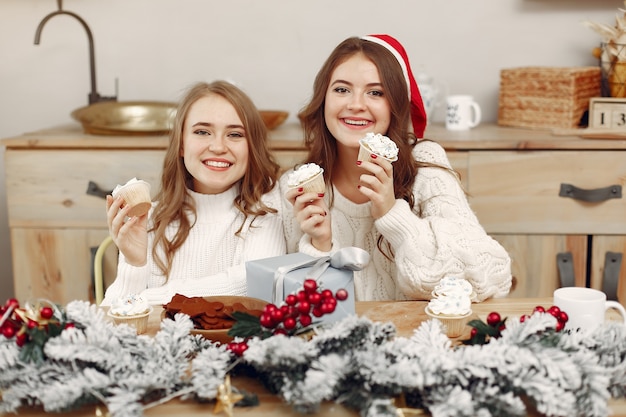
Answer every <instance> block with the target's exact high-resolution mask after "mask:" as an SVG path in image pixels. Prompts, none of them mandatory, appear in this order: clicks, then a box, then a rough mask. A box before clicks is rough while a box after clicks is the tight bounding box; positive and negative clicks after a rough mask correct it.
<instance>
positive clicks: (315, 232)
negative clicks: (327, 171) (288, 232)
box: [285, 163, 332, 251]
mask: <svg viewBox="0 0 626 417" xmlns="http://www.w3.org/2000/svg"><path fill="white" fill-rule="evenodd" d="M323 172H324V170H323V169H322V168H320V167H319V166H318V165H316V164H313V163H310V164H304V165H302V166H300V167H299V168H298V169H296V170H294V171H293V173H292V174H291V176H290V177H289V181H288V185H289V190H288V191H287V192H286V193H285V198H286V199H287V200H288V201H289V202H290V203H291V204H292V206H293V211H294V216H295V218H296V220H297V221H298V223H300V228H301V230H302V232H303V233H306V234H307V235H308V236H309V237H310V238H311V244H312V245H313V246H314V247H315V248H316V249H318V250H320V251H329V250H330V249H331V247H332V231H331V224H330V211H329V209H328V205H327V204H326V202H325V201H324V195H325V190H326V185H325V183H324V176H323Z"/></svg>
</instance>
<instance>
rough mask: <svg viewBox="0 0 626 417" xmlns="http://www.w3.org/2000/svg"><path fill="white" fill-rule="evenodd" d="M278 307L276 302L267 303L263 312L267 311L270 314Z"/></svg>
mask: <svg viewBox="0 0 626 417" xmlns="http://www.w3.org/2000/svg"><path fill="white" fill-rule="evenodd" d="M277 308H278V307H276V305H274V304H271V303H270V304H266V305H265V307H263V313H267V314H270V313H271V312H272V311H274V310H276V309H277Z"/></svg>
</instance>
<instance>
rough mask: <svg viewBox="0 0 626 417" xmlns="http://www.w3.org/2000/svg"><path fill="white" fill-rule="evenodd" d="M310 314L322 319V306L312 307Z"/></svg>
mask: <svg viewBox="0 0 626 417" xmlns="http://www.w3.org/2000/svg"><path fill="white" fill-rule="evenodd" d="M311 314H313V315H314V316H315V317H322V316H323V315H324V313H322V306H321V304H320V305H318V306H315V307H313V310H311Z"/></svg>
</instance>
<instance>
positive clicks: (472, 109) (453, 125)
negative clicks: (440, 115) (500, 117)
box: [446, 95, 481, 130]
mask: <svg viewBox="0 0 626 417" xmlns="http://www.w3.org/2000/svg"><path fill="white" fill-rule="evenodd" d="M446 104H447V112H446V129H449V130H468V129H471V128H472V127H476V126H478V123H480V119H481V112H480V106H479V105H478V103H477V102H476V101H475V100H474V98H473V97H472V96H467V95H457V96H448V97H447V99H446Z"/></svg>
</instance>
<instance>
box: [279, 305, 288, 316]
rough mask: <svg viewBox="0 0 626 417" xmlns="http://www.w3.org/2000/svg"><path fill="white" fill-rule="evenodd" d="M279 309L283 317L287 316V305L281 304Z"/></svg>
mask: <svg viewBox="0 0 626 417" xmlns="http://www.w3.org/2000/svg"><path fill="white" fill-rule="evenodd" d="M280 311H281V312H282V313H283V317H287V315H288V314H289V306H288V305H286V304H283V305H282V306H280Z"/></svg>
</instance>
